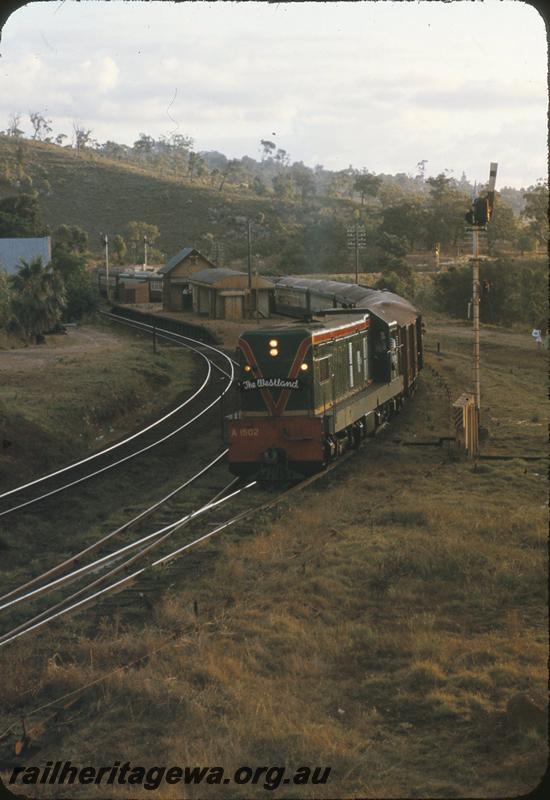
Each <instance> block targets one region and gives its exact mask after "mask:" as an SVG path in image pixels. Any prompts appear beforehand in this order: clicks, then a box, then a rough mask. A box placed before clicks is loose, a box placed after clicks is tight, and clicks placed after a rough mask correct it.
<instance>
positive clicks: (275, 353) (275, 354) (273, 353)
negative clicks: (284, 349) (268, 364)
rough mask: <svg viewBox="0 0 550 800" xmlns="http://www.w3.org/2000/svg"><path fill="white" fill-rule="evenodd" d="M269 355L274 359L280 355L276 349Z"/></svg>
mask: <svg viewBox="0 0 550 800" xmlns="http://www.w3.org/2000/svg"><path fill="white" fill-rule="evenodd" d="M269 355H270V356H273V358H275V356H278V355H279V351H278V350H277V348H276V347H272V348H271V350H270V351H269Z"/></svg>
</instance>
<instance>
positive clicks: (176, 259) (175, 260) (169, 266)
mask: <svg viewBox="0 0 550 800" xmlns="http://www.w3.org/2000/svg"><path fill="white" fill-rule="evenodd" d="M192 253H195V254H196V255H198V256H201V258H204V260H205V261H208V263H209V264H212V262H211V261H210V259H209V258H206V256H203V254H202V253H200V252H199V251H198V250H197V249H196V247H184V248H183V249H182V250H180V251H179V253H176V255H175V256H172V258H171V259H170V260H169V261H167V262H166V264H165V265H164V266H163V267H161V268H160V269H159V273H160V274H161V275H166V273H167V272H171V271H172V270H173V269H174V267H177V265H178V264H179V263H180V261H183V259H184V258H187V256H190V255H191V254H192ZM212 267H214V268H215V269H217V267H216V265H215V264H212Z"/></svg>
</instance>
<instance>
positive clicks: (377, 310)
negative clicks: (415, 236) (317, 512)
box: [228, 281, 422, 479]
mask: <svg viewBox="0 0 550 800" xmlns="http://www.w3.org/2000/svg"><path fill="white" fill-rule="evenodd" d="M311 283H315V282H314V281H312V282H311ZM355 288H358V287H355ZM368 291H369V293H370V295H371V296H370V298H369V299H368V300H365V298H361V300H360V301H359V302H360V305H361V306H362V307H361V308H356V309H355V310H352V309H349V310H348V309H345V310H343V309H335V310H330V311H327V310H325V311H324V312H319V315H318V316H315V315H314V314H312V315H311V314H310V316H309V319H308V320H307V321H303V320H301V321H298V320H297V321H295V322H294V323H289V322H287V321H284V322H281V323H279V324H274V325H273V326H272V327H270V328H269V329H259V330H251V331H247V332H245V333H243V335H242V336H241V338H240V339H239V345H238V359H239V384H238V385H239V407H238V410H237V412H236V413H235V414H234V415H232V417H231V418H230V419H229V424H228V446H229V455H228V460H229V467H230V470H231V471H232V472H233V473H234V474H237V475H247V476H258V477H264V478H269V479H276V478H289V477H290V478H292V477H299V476H302V475H304V474H308V473H311V472H315V471H317V470H319V469H321V468H322V467H323V466H324V465H325V464H327V462H328V461H330V460H331V459H332V458H334V457H335V456H336V455H338V454H339V453H341V452H342V451H343V450H344V449H345V448H346V447H348V446H350V445H351V446H353V445H357V444H358V443H359V442H360V440H361V439H362V438H363V437H365V436H366V435H367V433H369V432H371V431H373V430H374V429H375V428H376V427H377V426H378V425H379V424H380V423H381V422H382V421H384V420H385V419H386V418H388V417H389V415H390V414H391V413H392V411H395V410H397V408H398V407H399V406H400V404H401V402H402V400H403V399H404V397H406V396H407V395H409V394H410V393H411V392H412V391H413V388H414V384H415V381H416V377H417V375H418V371H419V370H420V368H421V366H422V345H421V321H420V317H419V314H418V312H417V311H416V309H415V308H414V307H413V306H411V305H410V304H409V303H407V301H405V300H403V299H402V298H399V297H397V296H396V295H391V294H390V293H389V292H372V290H368ZM382 296H383V297H382ZM367 303H368V305H369V306H370V307H369V308H367Z"/></svg>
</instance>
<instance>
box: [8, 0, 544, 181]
mask: <svg viewBox="0 0 550 800" xmlns="http://www.w3.org/2000/svg"><path fill="white" fill-rule="evenodd" d="M547 61H548V58H547V44H546V30H545V24H544V20H543V19H542V17H541V16H540V15H539V13H538V12H537V10H536V9H535V8H534V7H532V6H530V5H528V4H526V3H524V2H520V1H519V0H483V1H482V0H474V1H473V2H459V1H455V2H438V0H435V2H425V1H424V2H393V0H381V2H371V1H368V2H354V3H348V2H342V1H339V2H327V3H319V2H312V3H308V2H303V3H302V2H290V3H268V2H215V3H210V2H205V1H204V0H199V1H198V2H181V3H171V2H140V1H139V0H138V1H137V2H122V0H114V1H113V2H103V0H83V2H73V0H58V1H56V0H53V1H52V2H33V3H29V4H27V5H26V6H23V7H21V8H19V9H17V10H16V11H15V12H14V13H12V15H11V16H10V17H9V19H8V20H7V22H6V23H5V25H4V27H3V30H2V38H1V41H0V129H5V128H6V127H7V125H8V122H9V117H10V114H12V113H14V112H18V113H21V115H22V118H21V126H20V127H22V128H23V130H24V131H25V133H26V134H30V133H31V130H32V129H31V126H30V122H29V117H28V114H29V111H39V112H40V113H42V114H43V115H44V116H46V117H47V118H49V119H51V120H52V127H53V129H54V135H55V134H57V133H65V134H67V135H68V136H69V139H70V137H71V135H72V131H73V122H74V123H77V124H79V125H81V126H83V127H85V128H87V129H91V130H92V136H93V138H95V139H96V140H98V141H99V142H104V141H106V140H108V139H110V140H114V141H117V142H121V143H125V144H129V145H131V144H133V142H134V141H135V140H136V139H137V138H138V137H139V135H140V133H146V134H148V135H150V136H153V137H155V138H158V137H160V136H167V137H169V136H170V135H172V134H183V135H186V136H190V137H192V138H193V140H194V145H195V149H196V150H197V151H199V150H218V151H220V152H222V153H224V154H225V155H226V156H228V157H230V158H240V157H241V156H243V155H248V156H251V157H252V158H256V159H259V158H260V154H261V148H260V140H261V139H269V140H270V141H273V142H275V144H276V145H277V147H280V148H282V149H284V150H286V151H287V153H288V154H289V156H290V159H291V161H303V162H304V163H305V164H307V165H308V166H311V167H313V166H315V165H316V164H322V165H324V166H325V167H326V168H327V169H332V170H338V169H345V168H346V167H348V166H349V165H350V164H351V165H353V166H354V167H355V168H357V169H362V168H365V169H367V170H369V171H371V172H375V173H382V172H383V173H391V174H395V173H398V172H404V173H407V174H412V175H414V174H416V173H417V171H418V170H417V163H418V162H419V161H421V160H423V159H426V160H427V165H426V175H437V174H438V173H440V172H442V171H444V170H448V171H449V173H448V174H450V175H452V176H453V177H456V178H460V176H461V174H462V172H463V171H464V172H465V173H466V175H467V177H468V178H469V179H470V180H471V181H473V180H477V181H486V180H487V178H488V173H489V163H490V162H491V161H497V162H498V164H499V172H498V177H497V189H498V185H499V184H500V185H501V186H505V185H507V186H516V187H517V188H521V187H526V186H528V185H532V184H534V183H535V182H536V181H537V179H539V178H546V176H547V110H548V96H547Z"/></svg>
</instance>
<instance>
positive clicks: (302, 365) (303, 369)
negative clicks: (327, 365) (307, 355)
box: [300, 361, 309, 372]
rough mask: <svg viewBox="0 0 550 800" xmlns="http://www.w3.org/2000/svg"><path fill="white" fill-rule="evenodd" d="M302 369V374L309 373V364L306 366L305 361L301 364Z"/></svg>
mask: <svg viewBox="0 0 550 800" xmlns="http://www.w3.org/2000/svg"><path fill="white" fill-rule="evenodd" d="M300 369H301V370H302V372H307V371H308V369H309V364H306V362H305V361H304V362H303V363H302V364H300Z"/></svg>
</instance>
